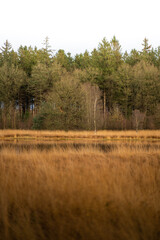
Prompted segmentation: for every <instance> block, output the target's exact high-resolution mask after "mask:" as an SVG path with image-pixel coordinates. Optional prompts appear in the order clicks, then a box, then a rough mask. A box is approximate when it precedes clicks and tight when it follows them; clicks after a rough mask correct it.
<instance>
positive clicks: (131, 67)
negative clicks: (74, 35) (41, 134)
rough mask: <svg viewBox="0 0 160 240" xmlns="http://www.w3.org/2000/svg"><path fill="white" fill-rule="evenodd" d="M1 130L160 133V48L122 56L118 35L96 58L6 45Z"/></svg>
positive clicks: (0, 60)
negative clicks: (110, 130) (140, 130)
mask: <svg viewBox="0 0 160 240" xmlns="http://www.w3.org/2000/svg"><path fill="white" fill-rule="evenodd" d="M0 128H1V129H5V128H13V129H15V128H20V129H49V130H55V129H63V130H82V129H86V130H97V129H123V130H124V129H140V128H141V129H159V128H160V47H157V48H152V46H151V45H150V44H149V43H148V39H146V38H145V39H144V40H143V43H142V50H141V51H138V50H136V49H132V50H131V51H130V52H129V53H128V52H127V51H126V52H124V53H122V50H121V46H120V44H119V41H118V40H117V39H116V37H115V36H114V37H113V38H112V39H111V40H110V41H108V40H107V39H106V38H104V39H103V40H102V41H101V42H100V43H99V44H98V46H97V48H95V49H93V51H92V52H91V53H89V52H88V51H87V50H86V51H85V52H84V53H80V54H76V55H75V56H74V57H72V56H71V54H70V53H65V51H64V50H62V49H60V50H58V51H57V52H56V53H55V52H54V51H53V50H52V48H51V46H50V45H49V39H48V37H47V38H46V39H45V41H44V43H43V47H42V48H41V49H37V47H35V48H32V47H31V46H29V47H27V46H20V47H19V49H18V50H17V51H14V50H13V48H12V46H11V44H10V43H9V42H8V40H6V42H5V43H4V45H3V46H2V47H1V48H0Z"/></svg>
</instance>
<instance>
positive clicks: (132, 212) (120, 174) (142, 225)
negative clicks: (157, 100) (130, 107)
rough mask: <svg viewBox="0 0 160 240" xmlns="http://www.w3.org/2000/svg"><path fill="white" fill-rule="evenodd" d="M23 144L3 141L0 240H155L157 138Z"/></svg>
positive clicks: (159, 229) (159, 170) (159, 179)
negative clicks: (151, 139) (154, 139)
mask: <svg viewBox="0 0 160 240" xmlns="http://www.w3.org/2000/svg"><path fill="white" fill-rule="evenodd" d="M3 133H4V132H3ZM14 133H15V132H14ZM23 133H24V132H23ZM85 133H86V134H87V132H85ZM17 134H18V133H17ZM21 134H22V132H21ZM25 134H26V132H25ZM38 134H39V135H41V136H42V135H43V136H44V135H46V132H37V135H38ZM48 134H49V132H48ZM61 134H62V136H64V132H63V133H61ZM66 134H70V136H71V132H69V133H66ZM74 134H75V136H78V132H75V133H74ZM97 134H100V133H97ZM103 134H104V133H103ZM103 134H102V133H101V135H103ZM108 134H109V133H108ZM113 134H114V133H113ZM121 134H122V135H123V134H124V133H123V132H122V133H121ZM126 134H128V135H129V134H131V133H129V132H128V133H126ZM138 134H140V133H138ZM148 134H149V133H148ZM150 134H151V133H150ZM50 135H53V132H50ZM59 135H60V132H59ZM80 135H81V136H84V133H81V132H80V133H79V136H80ZM88 135H89V136H91V133H88ZM104 135H105V134H104ZM110 135H111V133H110ZM132 135H133V134H132ZM142 135H143V136H145V137H146V139H147V136H148V135H147V133H143V134H142V133H141V136H142ZM1 136H2V134H1ZM56 136H57V133H56ZM72 136H73V135H72ZM106 136H107V134H106ZM108 136H109V135H108ZM157 136H158V133H157ZM26 139H27V138H26ZM26 139H23V140H22V139H21V140H20V139H19V140H17V139H16V142H15V139H14V138H13V139H11V138H10V139H9V138H8V140H7V142H6V141H4V140H1V143H0V146H1V147H0V173H1V174H0V240H16V239H17V240H19V239H23V240H32V239H33V240H41V239H43V240H48V239H49V240H53V239H56V240H59V239H60V240H64V239H65V240H71V239H74V240H79V239H81V240H86V239H87V240H94V239H95V240H97V239H99V240H100V239H101V240H103V239H104V240H106V239H108V240H114V239H118V240H128V239H133V240H135V239H136V240H138V239H139V240H140V239H143V240H158V239H159V238H160V201H159V199H160V142H159V141H154V142H151V141H146V140H144V139H143V141H138V140H136V141H135V140H127V141H126V140H122V139H121V141H114V140H112V141H104V140H103V141H102V140H101V139H100V140H95V139H92V140H91V138H88V140H87V139H86V140H85V138H83V139H81V141H80V139H79V140H76V139H75V140H74V141H73V139H72V141H71V140H68V141H67V140H66V139H65V140H62V139H61V140H59V141H55V140H54V141H53V140H50V141H48V140H47V141H46V140H45V141H42V140H41V141H40V140H34V139H32V140H31V139H29V140H26ZM85 141H86V142H85Z"/></svg>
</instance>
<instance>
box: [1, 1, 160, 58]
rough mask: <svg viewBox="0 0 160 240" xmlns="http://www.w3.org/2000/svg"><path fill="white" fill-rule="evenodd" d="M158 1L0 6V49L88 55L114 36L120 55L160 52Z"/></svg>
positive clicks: (70, 2)
mask: <svg viewBox="0 0 160 240" xmlns="http://www.w3.org/2000/svg"><path fill="white" fill-rule="evenodd" d="M159 9H160V0H152V1H151V0H79V1H78V0H0V23H1V24H0V46H2V45H3V43H4V42H5V41H6V39H7V40H8V41H9V42H10V43H11V45H12V47H13V49H14V50H17V49H18V47H19V46H20V45H23V46H24V45H26V46H30V45H31V46H32V47H34V46H37V47H38V48H42V47H43V44H42V43H43V42H44V39H45V38H46V37H47V36H48V37H49V41H50V45H51V47H52V49H54V50H55V51H58V50H59V49H64V50H65V52H66V53H67V52H70V53H71V54H72V55H75V54H76V53H84V51H85V50H88V51H89V52H91V51H92V50H93V49H94V48H97V47H98V44H99V43H100V42H101V41H102V39H103V38H104V37H106V39H107V40H108V41H110V40H111V39H112V37H113V36H114V35H115V36H116V38H117V39H118V40H119V42H120V45H121V47H122V52H125V50H127V51H128V52H129V51H130V50H131V49H133V48H136V49H137V50H141V49H142V42H143V39H144V38H145V37H146V38H147V39H149V43H150V44H151V45H152V47H154V48H156V47H158V46H160V14H159Z"/></svg>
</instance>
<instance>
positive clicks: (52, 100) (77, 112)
mask: <svg viewBox="0 0 160 240" xmlns="http://www.w3.org/2000/svg"><path fill="white" fill-rule="evenodd" d="M84 120H85V95H84V93H83V91H82V88H81V85H80V82H78V81H76V80H74V79H73V78H72V77H71V76H70V75H65V76H64V77H63V78H62V80H61V81H59V82H57V83H56V84H55V85H54V88H53V90H52V92H51V93H50V94H49V95H48V96H47V99H46V102H43V103H42V104H41V106H40V111H39V114H38V115H37V116H36V117H35V119H34V125H33V128H34V129H52V130H53V129H63V130H70V129H72V130H76V129H83V128H84V127H85V126H84Z"/></svg>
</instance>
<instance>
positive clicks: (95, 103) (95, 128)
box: [94, 96, 97, 134]
mask: <svg viewBox="0 0 160 240" xmlns="http://www.w3.org/2000/svg"><path fill="white" fill-rule="evenodd" d="M96 110H97V96H96V98H95V101H94V132H95V134H96V133H97V122H96Z"/></svg>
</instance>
